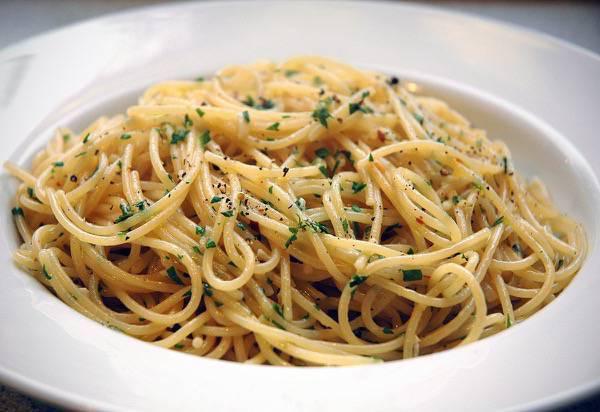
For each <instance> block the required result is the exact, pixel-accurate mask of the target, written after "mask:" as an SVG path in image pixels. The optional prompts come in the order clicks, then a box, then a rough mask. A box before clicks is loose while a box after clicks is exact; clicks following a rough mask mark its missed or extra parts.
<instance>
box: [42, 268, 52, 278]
mask: <svg viewBox="0 0 600 412" xmlns="http://www.w3.org/2000/svg"><path fill="white" fill-rule="evenodd" d="M42 273H43V274H44V277H45V278H46V279H48V280H50V279H52V275H51V274H49V273H48V271H47V270H46V265H43V266H42Z"/></svg>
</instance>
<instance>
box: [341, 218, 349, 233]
mask: <svg viewBox="0 0 600 412" xmlns="http://www.w3.org/2000/svg"><path fill="white" fill-rule="evenodd" d="M342 228H343V229H344V232H346V233H348V229H349V224H348V221H347V220H346V219H344V220H342Z"/></svg>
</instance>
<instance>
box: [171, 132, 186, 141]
mask: <svg viewBox="0 0 600 412" xmlns="http://www.w3.org/2000/svg"><path fill="white" fill-rule="evenodd" d="M189 133H190V131H189V130H178V131H176V132H173V134H172V135H171V144H177V143H179V142H182V141H184V140H185V138H186V137H187V135H188V134H189Z"/></svg>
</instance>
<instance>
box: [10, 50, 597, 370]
mask: <svg viewBox="0 0 600 412" xmlns="http://www.w3.org/2000/svg"><path fill="white" fill-rule="evenodd" d="M5 167H6V169H7V170H8V171H9V172H10V173H11V174H13V175H14V176H15V177H17V178H18V179H20V180H21V182H22V183H21V184H20V186H19V188H18V190H17V193H16V207H15V208H14V209H13V215H14V218H15V222H16V227H17V229H18V232H19V234H20V236H21V238H22V240H23V243H22V245H21V246H20V247H19V248H18V249H17V250H16V251H15V253H14V259H15V261H16V263H17V264H18V265H19V266H20V267H22V268H24V269H25V270H26V271H28V272H29V273H31V275H32V276H34V277H35V278H37V279H38V280H39V281H40V282H42V283H43V284H44V285H46V286H47V287H48V288H49V289H51V290H52V291H53V292H54V293H55V294H56V295H57V296H58V297H59V298H60V299H61V300H63V301H64V302H65V303H66V304H68V305H69V306H71V307H72V308H73V309H75V310H77V311H78V312H80V313H82V314H84V315H85V316H87V317H89V318H91V319H93V320H95V321H97V322H100V323H102V324H104V325H106V326H108V327H111V328H114V329H117V330H119V331H121V332H123V333H125V334H128V335H131V336H134V337H136V338H138V339H141V340H144V341H147V342H152V343H153V344H155V345H158V346H162V347H165V348H173V349H176V350H179V351H182V352H186V353H190V354H194V355H200V356H206V357H211V358H221V359H226V360H231V361H238V362H245V363H254V364H263V363H268V364H273V365H353V364H365V363H373V362H379V361H381V360H386V361H388V360H396V359H403V358H411V357H415V356H418V355H424V354H429V353H433V352H438V351H441V350H444V349H447V348H452V347H455V346H460V345H464V344H467V343H470V342H473V341H476V340H478V339H481V338H484V337H486V336H489V335H492V334H494V333H497V332H500V331H502V330H504V329H507V328H508V327H510V326H511V325H512V324H514V323H515V322H519V321H521V320H523V319H526V318H527V317H529V316H530V315H532V314H533V313H535V312H536V311H538V310H539V309H540V308H542V307H543V306H545V305H546V304H548V303H549V302H551V301H552V300H553V299H554V298H555V297H556V296H557V295H558V294H559V293H560V292H561V291H562V289H564V288H565V287H566V286H567V285H568V283H569V281H570V280H571V279H572V277H573V276H574V275H575V274H576V273H577V271H578V270H579V268H580V267H581V264H582V261H583V259H584V256H585V250H586V240H585V234H584V232H583V229H582V227H581V225H579V224H576V223H575V222H574V221H573V220H572V219H570V218H568V217H566V216H564V215H562V214H560V213H559V212H558V211H557V210H556V209H555V207H554V206H553V204H552V202H551V201H550V198H549V196H548V194H547V192H546V190H545V188H544V185H543V184H542V182H541V181H540V180H538V179H533V180H531V181H530V182H526V181H524V180H523V179H521V178H520V177H519V176H518V175H517V174H516V173H515V171H514V165H513V162H512V160H511V155H510V152H509V150H508V148H507V146H506V145H505V144H504V143H503V142H502V141H498V140H496V141H491V140H489V139H488V138H487V137H486V135H485V132H484V131H483V130H479V129H475V128H473V127H471V126H470V124H469V122H468V121H467V120H466V119H465V118H463V117H462V116H461V115H460V114H458V113H457V112H455V111H453V110H452V109H451V108H449V107H448V106H447V105H446V104H445V103H444V102H443V101H440V100H438V99H434V98H430V97H422V96H416V95H413V94H411V93H410V92H409V91H408V90H407V89H406V88H405V87H404V86H403V85H402V83H401V82H399V81H398V79H396V78H394V77H392V78H388V77H385V76H382V75H380V74H377V73H370V72H365V71H361V70H358V69H355V68H353V67H350V66H347V65H344V64H341V63H337V62H333V61H330V60H327V59H323V58H316V57H299V58H293V59H290V60H288V61H286V62H284V63H282V64H274V63H271V62H257V63H255V64H252V65H245V66H232V67H227V68H224V69H223V70H221V71H220V72H219V73H218V74H217V75H216V76H215V77H214V78H212V79H210V80H204V79H198V80H197V81H171V82H165V83H160V84H157V85H154V86H152V87H150V88H149V89H148V90H147V91H146V92H145V93H144V95H143V96H142V97H141V99H140V101H139V104H138V105H135V106H132V107H130V108H129V109H128V110H127V114H126V115H119V116H115V117H112V118H107V117H101V118H100V119H98V120H97V121H95V122H94V123H93V124H91V125H90V126H89V127H88V128H87V129H86V130H84V131H83V132H82V133H81V134H74V133H72V132H71V131H69V130H67V129H60V130H58V131H57V133H56V136H55V137H54V138H53V139H52V140H51V141H50V143H49V144H48V145H47V147H46V148H45V149H44V150H42V151H41V152H39V153H38V154H37V155H36V156H35V158H34V159H33V163H32V167H31V170H25V169H22V168H19V167H17V166H15V165H13V164H10V163H7V164H6V165H5Z"/></svg>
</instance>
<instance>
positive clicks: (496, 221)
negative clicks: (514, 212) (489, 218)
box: [492, 216, 504, 227]
mask: <svg viewBox="0 0 600 412" xmlns="http://www.w3.org/2000/svg"><path fill="white" fill-rule="evenodd" d="M500 223H504V216H500V217H499V218H498V219H496V220H495V221H494V223H492V227H494V226H498V225H499V224H500Z"/></svg>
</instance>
